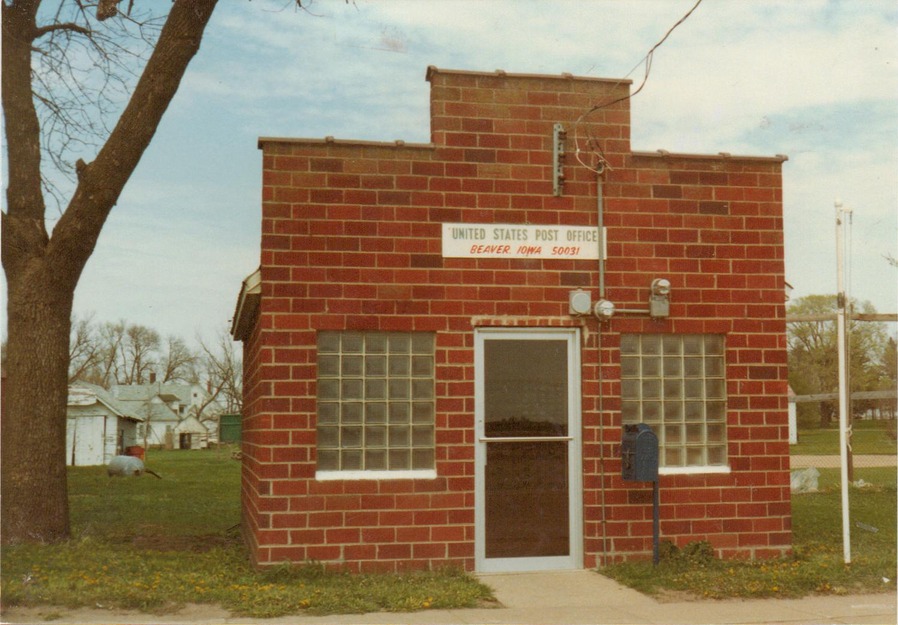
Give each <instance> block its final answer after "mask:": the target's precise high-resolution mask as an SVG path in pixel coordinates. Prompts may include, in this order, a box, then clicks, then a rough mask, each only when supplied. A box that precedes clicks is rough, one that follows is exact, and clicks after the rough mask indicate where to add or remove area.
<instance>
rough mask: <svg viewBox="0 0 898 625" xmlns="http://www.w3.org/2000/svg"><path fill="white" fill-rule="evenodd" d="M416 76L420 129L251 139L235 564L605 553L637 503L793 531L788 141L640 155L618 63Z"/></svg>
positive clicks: (627, 530) (710, 523)
mask: <svg viewBox="0 0 898 625" xmlns="http://www.w3.org/2000/svg"><path fill="white" fill-rule="evenodd" d="M426 77H427V81H429V83H430V94H431V101H430V106H431V110H430V115H431V122H430V123H431V141H430V142H429V143H405V142H403V141H394V142H368V141H354V140H345V139H334V138H330V137H328V138H325V139H297V138H262V139H260V140H259V147H260V149H261V151H262V161H263V172H262V213H261V219H262V241H261V258H260V266H259V269H258V271H256V272H255V273H253V274H252V275H250V276H249V277H248V278H247V279H246V281H244V283H243V285H242V288H241V290H240V294H239V298H238V301H237V308H236V312H235V317H234V320H233V333H234V336H235V338H236V339H238V340H240V341H243V344H244V395H245V399H244V415H243V423H242V445H243V448H242V450H243V460H242V461H243V473H242V501H243V504H242V505H243V517H242V518H243V531H244V535H245V538H246V541H247V543H248V544H249V546H250V551H251V554H252V558H253V560H254V562H255V563H256V564H258V565H260V566H265V565H272V564H276V563H283V562H303V561H309V560H315V561H319V562H324V563H329V564H333V565H338V566H342V567H346V568H348V569H350V570H361V571H368V570H404V569H414V568H428V567H440V566H458V567H460V568H463V569H466V570H473V571H513V570H534V569H552V568H568V569H570V568H582V567H594V566H598V565H602V564H604V563H607V562H614V561H619V560H623V559H627V558H646V557H650V556H651V554H652V550H653V544H654V539H655V522H654V515H655V512H656V511H657V513H658V521H659V524H658V528H659V533H660V538H661V540H669V541H672V542H673V543H675V544H677V545H681V546H682V545H685V544H686V543H689V542H692V541H707V542H709V543H710V544H711V545H712V546H713V548H714V549H715V550H716V552H717V553H718V555H720V556H721V557H732V558H766V557H773V556H779V555H781V554H783V553H786V552H788V551H789V550H790V548H791V530H790V523H791V513H790V499H789V497H790V494H789V455H788V454H789V450H788V421H787V375H786V335H785V328H786V325H785V303H784V289H785V281H784V262H783V205H782V165H783V162H784V161H785V160H786V159H785V157H783V156H736V155H731V154H727V153H718V154H713V155H706V154H700V155H696V154H680V153H672V152H666V151H663V150H658V151H635V150H633V149H631V145H630V124H631V116H630V91H631V84H630V82H629V81H628V80H607V79H596V78H581V77H574V76H571V75H567V74H564V75H553V76H544V75H529V74H511V73H505V72H502V71H498V72H489V73H483V72H470V71H452V70H444V69H438V68H435V67H431V68H429V69H428V70H427V74H426ZM359 104H360V106H363V104H364V103H359ZM636 122H637V123H638V120H636ZM684 131H686V129H684ZM628 437H629V438H628ZM645 440H649V441H650V442H651V443H652V444H651V445H647V444H646V445H644V444H643V441H645ZM653 478H654V479H653ZM653 493H658V495H659V497H658V505H657V507H656V506H655V501H654V496H653Z"/></svg>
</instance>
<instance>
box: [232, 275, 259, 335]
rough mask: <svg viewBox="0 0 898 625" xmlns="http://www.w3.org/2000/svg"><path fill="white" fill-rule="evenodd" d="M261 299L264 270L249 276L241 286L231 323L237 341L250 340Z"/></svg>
mask: <svg viewBox="0 0 898 625" xmlns="http://www.w3.org/2000/svg"><path fill="white" fill-rule="evenodd" d="M261 297H262V269H261V268H259V269H256V270H255V271H254V272H253V273H251V274H250V275H249V276H247V277H246V280H244V281H243V284H241V285H240V293H239V294H238V295H237V308H236V310H234V320H233V321H232V322H231V335H232V336H233V337H234V340H235V341H245V340H246V339H247V338H249V333H250V332H251V331H252V329H253V319H255V317H256V313H257V312H258V310H259V300H260V299H261Z"/></svg>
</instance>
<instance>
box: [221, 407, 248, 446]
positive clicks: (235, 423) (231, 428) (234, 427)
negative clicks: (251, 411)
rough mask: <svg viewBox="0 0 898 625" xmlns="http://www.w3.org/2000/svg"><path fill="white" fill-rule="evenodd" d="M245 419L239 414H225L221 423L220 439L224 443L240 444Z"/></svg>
mask: <svg viewBox="0 0 898 625" xmlns="http://www.w3.org/2000/svg"><path fill="white" fill-rule="evenodd" d="M242 419H243V417H242V416H241V415H239V414H223V415H221V421H220V422H219V429H218V439H219V440H220V441H221V442H222V443H239V442H240V429H241V425H242V423H241V421H242Z"/></svg>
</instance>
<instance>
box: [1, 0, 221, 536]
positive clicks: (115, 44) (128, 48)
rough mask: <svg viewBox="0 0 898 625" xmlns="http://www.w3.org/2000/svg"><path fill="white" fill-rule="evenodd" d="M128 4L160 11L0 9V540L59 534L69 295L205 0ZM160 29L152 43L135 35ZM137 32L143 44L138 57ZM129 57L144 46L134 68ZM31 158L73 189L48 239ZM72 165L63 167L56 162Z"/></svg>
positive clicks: (30, 2) (41, 190)
mask: <svg viewBox="0 0 898 625" xmlns="http://www.w3.org/2000/svg"><path fill="white" fill-rule="evenodd" d="M134 4H135V3H134V2H129V3H128V6H129V10H130V7H131V6H132V5H134ZM98 5H99V6H98ZM137 5H138V8H141V7H148V8H162V7H164V9H165V11H166V12H167V15H165V16H158V17H157V18H155V19H154V18H153V16H150V15H148V16H146V18H145V19H141V20H137V19H136V18H134V17H133V16H130V15H126V14H123V13H121V12H120V11H119V8H118V7H119V1H117V0H102V1H101V2H99V3H93V2H82V1H81V0H59V1H58V2H56V3H55V4H54V5H53V6H46V7H42V2H41V1H40V0H5V1H4V2H3V3H2V4H0V8H2V14H0V15H2V67H0V70H2V71H0V78H2V85H0V86H2V91H0V97H2V107H3V121H4V124H5V135H6V152H7V153H6V157H7V158H6V162H5V164H6V166H7V172H8V176H7V178H6V185H7V187H6V199H7V204H6V210H5V212H3V213H2V230H3V237H2V262H3V270H4V272H5V274H6V281H7V294H8V299H7V313H8V314H7V320H8V354H7V370H6V374H7V377H6V383H5V384H4V389H3V391H4V392H3V404H4V415H3V421H2V433H0V434H2V436H0V456H2V458H3V470H2V472H0V490H2V499H3V506H2V509H0V525H2V540H3V542H4V543H14V542H21V541H29V542H33V541H56V540H60V539H65V538H67V537H68V536H69V509H68V499H67V494H66V467H65V428H66V416H65V415H66V395H67V381H68V364H69V346H70V340H69V339H70V331H71V315H72V303H73V299H74V293H75V287H76V286H77V284H78V280H79V278H80V276H81V272H82V271H83V269H84V266H85V264H86V263H87V261H88V259H89V258H90V256H91V254H92V253H93V250H94V248H95V246H96V244H97V239H98V238H99V236H100V232H101V230H102V228H103V225H104V223H105V222H106V219H107V217H108V216H109V213H110V211H111V210H112V207H113V206H115V204H116V203H117V201H118V198H119V196H120V194H121V192H122V189H123V188H124V186H125V184H126V183H127V181H128V179H129V178H130V176H131V174H132V173H133V172H134V170H135V168H136V167H137V164H138V163H139V162H140V159H141V156H142V155H143V153H144V151H145V150H146V148H147V146H148V145H149V144H150V141H151V140H152V138H153V136H154V135H155V133H156V130H157V128H158V127H159V124H160V122H161V120H162V116H163V114H164V113H165V110H166V109H167V107H168V105H169V103H170V102H171V100H172V98H173V97H174V95H175V93H176V92H177V90H178V87H179V85H180V83H181V79H182V77H183V76H184V73H185V71H186V70H187V66H188V64H189V63H190V61H191V59H192V58H193V57H194V55H195V54H196V53H197V51H198V50H199V45H200V41H201V40H202V38H203V33H204V31H205V28H206V25H207V23H208V21H209V18H210V17H211V15H212V11H213V10H214V8H215V5H216V0H174V1H172V2H160V3H151V2H147V1H146V0H137ZM160 23H161V24H162V27H161V29H160V30H158V38H157V37H156V34H155V33H156V31H153V30H152V29H150V30H146V29H145V28H144V26H152V25H153V24H160ZM144 37H147V38H148V39H149V41H148V43H149V47H147V48H141V46H142V45H143V44H144V43H147V39H145V38H144ZM135 44H136V45H135ZM141 50H152V52H151V53H150V55H149V59H148V60H147V61H146V63H145V65H144V64H143V54H142V52H141ZM141 66H142V70H140V67H141ZM138 75H139V77H137V76H138ZM132 76H134V77H137V78H136V82H134V81H132V80H131V77H132ZM132 85H133V88H132ZM129 92H130V99H129V101H128V103H127V105H126V106H125V107H124V110H122V111H121V114H120V115H119V116H118V119H117V121H116V122H115V123H114V124H112V123H109V124H107V123H106V122H107V120H111V119H112V116H111V113H112V112H113V111H116V112H117V111H118V110H121V109H120V108H119V102H118V98H117V96H123V98H126V97H127V93H129ZM103 103H108V104H107V105H106V106H105V107H104V106H103ZM42 154H43V155H45V156H49V161H50V164H51V165H52V164H56V165H60V166H63V167H66V166H68V167H69V168H70V170H73V171H74V177H75V181H74V184H75V187H74V191H72V192H71V193H70V194H65V193H63V192H58V193H57V194H56V197H57V199H58V200H59V205H60V209H61V210H60V214H59V217H58V219H57V220H56V224H55V227H53V230H52V233H50V232H48V230H47V223H46V217H47V216H46V213H47V196H46V195H45V194H46V193H47V186H45V185H43V184H42V183H44V182H47V181H51V180H53V179H54V177H53V176H51V175H49V174H48V173H47V171H45V163H42ZM75 156H77V159H76V160H75V162H74V167H72V163H71V162H70V161H68V159H69V158H70V157H71V158H73V160H74V157H75ZM84 159H87V160H84ZM91 159H92V160H91ZM51 195H52V193H51Z"/></svg>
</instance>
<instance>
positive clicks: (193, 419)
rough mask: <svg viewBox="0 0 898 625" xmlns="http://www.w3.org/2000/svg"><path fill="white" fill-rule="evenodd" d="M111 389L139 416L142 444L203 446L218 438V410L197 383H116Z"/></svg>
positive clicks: (116, 396)
mask: <svg viewBox="0 0 898 625" xmlns="http://www.w3.org/2000/svg"><path fill="white" fill-rule="evenodd" d="M111 392H112V395H113V396H114V397H115V398H116V400H117V401H118V402H119V403H121V404H123V405H126V406H128V407H129V408H130V410H131V411H132V412H133V413H134V414H137V415H139V416H140V417H141V418H142V421H143V423H142V424H141V427H140V428H139V432H138V438H139V439H140V441H141V442H140V444H141V445H146V446H160V447H165V448H167V449H202V448H205V447H208V446H209V443H213V442H216V441H217V440H218V419H217V417H218V413H219V412H220V409H219V408H218V405H217V404H216V403H215V402H210V401H209V399H210V397H209V394H208V393H207V392H206V390H205V389H204V388H203V387H202V386H200V385H199V384H178V383H171V382H169V383H158V382H153V383H151V384H117V385H114V386H113V387H112V391H111Z"/></svg>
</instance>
